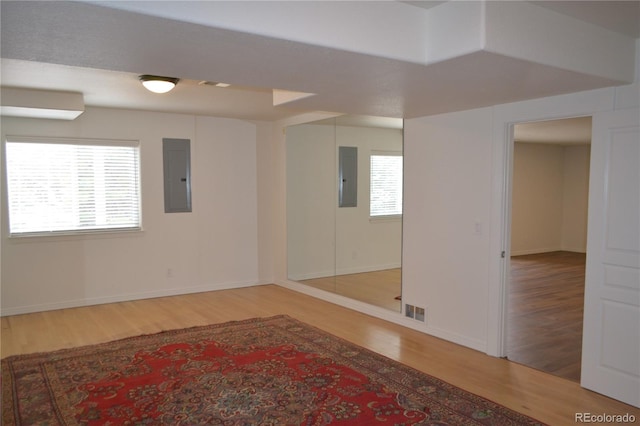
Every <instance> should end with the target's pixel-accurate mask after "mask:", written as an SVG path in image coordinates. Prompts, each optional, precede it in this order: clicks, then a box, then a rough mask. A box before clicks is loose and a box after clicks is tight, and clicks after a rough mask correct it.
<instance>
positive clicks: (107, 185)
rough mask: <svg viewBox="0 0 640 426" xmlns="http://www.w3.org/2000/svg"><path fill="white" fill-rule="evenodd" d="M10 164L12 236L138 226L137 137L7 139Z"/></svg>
mask: <svg viewBox="0 0 640 426" xmlns="http://www.w3.org/2000/svg"><path fill="white" fill-rule="evenodd" d="M6 165H7V168H6V169H7V188H8V204H9V231H10V234H11V235H29V234H35V235H38V234H51V233H69V232H71V233H74V232H91V231H102V230H118V229H126V230H130V229H140V226H141V217H140V178H139V168H140V164H139V147H138V143H137V142H133V141H94V140H57V141H56V140H52V139H49V140H38V139H24V138H8V140H7V143H6Z"/></svg>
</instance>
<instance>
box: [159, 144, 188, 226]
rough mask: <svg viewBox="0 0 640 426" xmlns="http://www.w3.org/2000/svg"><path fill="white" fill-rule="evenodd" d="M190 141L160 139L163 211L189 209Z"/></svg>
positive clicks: (173, 211)
mask: <svg viewBox="0 0 640 426" xmlns="http://www.w3.org/2000/svg"><path fill="white" fill-rule="evenodd" d="M190 145H191V141H190V140H189V139H169V138H163V139H162V158H163V165H164V211H165V213H180V212H190V211H191V147H190Z"/></svg>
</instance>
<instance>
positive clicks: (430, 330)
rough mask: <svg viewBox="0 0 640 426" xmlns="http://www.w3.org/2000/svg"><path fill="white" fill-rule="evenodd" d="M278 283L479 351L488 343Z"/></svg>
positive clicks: (290, 283) (292, 284)
mask: <svg viewBox="0 0 640 426" xmlns="http://www.w3.org/2000/svg"><path fill="white" fill-rule="evenodd" d="M276 285H279V286H281V287H284V288H287V289H289V290H293V291H297V292H298V293H303V294H306V295H308V296H311V297H315V298H317V299H321V300H324V301H327V302H330V303H333V304H336V305H339V306H342V307H345V308H348V309H352V310H354V311H358V312H362V313H364V314H367V315H370V316H372V317H375V318H379V319H382V320H385V321H389V322H392V323H394V324H398V325H401V326H404V327H407V328H410V329H412V330H416V331H419V332H421V333H424V334H428V335H431V336H434V337H438V338H440V339H444V340H448V341H450V342H452V343H456V344H458V345H462V346H465V347H468V348H471V349H475V350H478V351H483V350H484V349H485V348H486V346H487V343H486V342H484V341H481V340H477V339H470V338H468V337H466V336H462V335H460V334H457V333H451V332H450V331H446V330H442V329H440V328H438V327H433V326H429V325H428V324H425V323H423V322H421V321H416V320H414V319H411V318H406V317H405V316H404V315H403V314H402V312H396V311H392V310H389V309H385V308H381V307H379V306H373V305H370V304H368V303H365V302H360V301H359V300H354V299H350V298H348V297H344V296H341V295H339V294H335V293H330V292H327V291H323V290H320V289H317V288H314V287H310V286H307V285H304V284H300V283H297V282H294V281H289V280H282V281H277V282H276Z"/></svg>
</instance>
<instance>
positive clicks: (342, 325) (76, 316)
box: [0, 285, 640, 425]
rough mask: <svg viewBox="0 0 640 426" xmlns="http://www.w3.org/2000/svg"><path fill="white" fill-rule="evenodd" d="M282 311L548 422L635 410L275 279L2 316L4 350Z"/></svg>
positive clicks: (639, 415)
mask: <svg viewBox="0 0 640 426" xmlns="http://www.w3.org/2000/svg"><path fill="white" fill-rule="evenodd" d="M277 314H287V315H290V316H292V317H294V318H297V319H299V320H301V321H304V322H306V323H307V324H311V325H313V326H315V327H318V328H320V329H322V330H325V331H327V332H329V333H332V334H334V335H336V336H339V337H342V338H344V339H347V340H349V341H351V342H353V343H355V344H357V345H360V346H363V347H366V348H369V349H371V350H373V351H376V352H378V353H380V354H383V355H385V356H387V357H389V358H392V359H395V360H397V361H400V362H402V363H404V364H406V365H409V366H411V367H414V368H416V369H418V370H421V371H423V372H425V373H427V374H431V375H434V376H436V377H439V378H440V379H442V380H445V381H447V382H449V383H451V384H453V385H456V386H459V387H461V388H463V389H466V390H468V391H470V392H473V393H476V394H478V395H481V396H484V397H485V398H489V399H491V400H493V401H496V402H499V403H501V404H503V405H505V406H507V407H509V408H511V409H514V410H516V411H519V412H522V413H524V414H527V415H530V416H533V417H535V418H537V419H538V420H540V421H542V422H545V423H548V424H550V425H574V424H575V422H574V418H575V413H582V412H589V413H598V414H601V413H607V414H625V413H630V414H633V415H635V416H636V418H637V419H640V410H639V409H637V408H634V407H631V406H629V405H626V404H623V403H621V402H618V401H615V400H612V399H610V398H607V397H604V396H602V395H599V394H596V393H594V392H590V391H588V390H585V389H582V388H580V386H579V385H578V383H575V382H573V381H570V380H566V379H563V378H560V377H556V376H552V375H549V374H546V373H543V372H540V371H538V370H535V369H531V368H528V367H525V366H522V365H520V364H516V363H513V362H509V361H507V360H505V359H500V358H494V357H490V356H487V355H484V354H482V353H480V352H477V351H474V350H472V349H468V348H465V347H461V346H458V345H456V344H453V343H450V342H446V341H443V340H440V339H437V338H434V337H431V336H428V335H425V334H423V333H420V332H418V331H415V330H411V329H407V328H405V327H402V326H399V325H397V324H392V323H389V322H387V321H383V320H380V319H377V318H373V317H370V316H367V315H365V314H362V313H359V312H355V311H352V310H349V309H346V308H343V307H341V306H337V305H334V304H331V303H328V302H325V301H322V300H318V299H315V298H313V297H310V296H306V295H304V294H301V293H297V292H294V291H291V290H288V289H285V288H282V287H279V286H276V285H265V286H258V287H250V288H244V289H235V290H224V291H216V292H209V293H199V294H190V295H184V296H175V297H167V298H158V299H148V300H139V301H131V302H122V303H113V304H108V305H98V306H91V307H82V308H75V309H65V310H59V311H49V312H42V313H35V314H28V315H16V316H10V317H3V318H2V335H1V339H2V347H1V351H0V353H1V355H2V357H6V356H9V355H13V354H20V353H29V352H37V351H50V350H54V349H60V348H64V347H73V346H80V345H87V344H93V343H99V342H106V341H109V340H113V339H119V338H123V337H128V336H134V335H138V334H143V333H154V332H158V331H161V330H167V329H175V328H182V327H189V326H195V325H204V324H211V323H219V322H224V321H230V320H239V319H245V318H252V317H264V316H271V315H277Z"/></svg>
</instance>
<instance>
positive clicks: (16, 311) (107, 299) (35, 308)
mask: <svg viewBox="0 0 640 426" xmlns="http://www.w3.org/2000/svg"><path fill="white" fill-rule="evenodd" d="M256 285H262V284H259V283H257V282H256V281H239V282H226V283H217V284H206V285H200V286H193V287H186V288H172V289H165V290H154V291H144V292H140V293H130V294H118V295H114V296H101V297H89V298H86V299H75V300H66V301H62V302H54V303H42V304H37V305H25V306H16V307H12V308H5V309H2V312H0V316H3V317H5V316H10V315H20V314H30V313H34V312H44V311H53V310H57V309H68V308H80V307H83V306H91V305H103V304H106V303H116V302H129V301H132V300H141V299H153V298H156V297H167V296H180V295H185V294H192V293H204V292H209V291H217V290H229V289H233V288H243V287H253V286H256Z"/></svg>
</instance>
